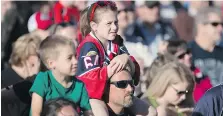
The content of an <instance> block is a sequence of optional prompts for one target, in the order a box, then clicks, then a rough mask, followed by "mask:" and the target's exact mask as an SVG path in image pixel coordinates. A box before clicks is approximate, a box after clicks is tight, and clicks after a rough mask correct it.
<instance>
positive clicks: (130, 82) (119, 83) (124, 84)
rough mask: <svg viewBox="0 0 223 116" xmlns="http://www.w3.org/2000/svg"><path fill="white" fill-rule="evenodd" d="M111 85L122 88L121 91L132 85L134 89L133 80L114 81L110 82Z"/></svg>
mask: <svg viewBox="0 0 223 116" xmlns="http://www.w3.org/2000/svg"><path fill="white" fill-rule="evenodd" d="M110 84H113V85H115V86H116V87H117V88H121V89H125V88H126V87H127V86H128V85H130V86H131V87H134V81H133V80H123V81H114V82H110Z"/></svg>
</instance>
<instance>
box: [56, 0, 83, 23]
mask: <svg viewBox="0 0 223 116" xmlns="http://www.w3.org/2000/svg"><path fill="white" fill-rule="evenodd" d="M74 5H75V2H74V1H67V0H59V1H58V2H56V3H55V5H54V6H53V19H54V23H56V24H58V23H62V22H72V23H73V24H77V22H78V21H79V18H80V11H79V10H78V8H77V7H76V6H74Z"/></svg>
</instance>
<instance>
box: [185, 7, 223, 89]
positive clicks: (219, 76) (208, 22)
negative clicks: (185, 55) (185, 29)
mask: <svg viewBox="0 0 223 116" xmlns="http://www.w3.org/2000/svg"><path fill="white" fill-rule="evenodd" d="M222 22H223V20H222V13H221V10H220V9H219V8H216V7H205V8H202V9H200V10H199V12H198V13H197V15H196V17H195V27H196V28H195V29H196V30H195V32H196V33H195V34H196V36H195V40H194V41H192V42H190V43H189V47H190V49H191V54H192V63H193V64H194V66H196V67H198V68H200V69H201V71H202V72H203V73H204V74H205V75H208V76H209V77H210V80H211V84H212V85H213V86H216V85H218V84H220V83H222V82H223V71H222V70H223V55H222V54H223V48H222V47H219V46H217V45H216V43H217V42H219V41H220V40H221V35H222V30H223V27H222Z"/></svg>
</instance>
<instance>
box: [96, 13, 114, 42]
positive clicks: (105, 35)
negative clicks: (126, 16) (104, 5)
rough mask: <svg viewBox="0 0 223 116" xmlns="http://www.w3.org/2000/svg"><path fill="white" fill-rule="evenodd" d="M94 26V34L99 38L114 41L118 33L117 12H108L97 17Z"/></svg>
mask: <svg viewBox="0 0 223 116" xmlns="http://www.w3.org/2000/svg"><path fill="white" fill-rule="evenodd" d="M99 18H100V20H99V22H98V23H97V26H96V29H95V30H96V34H97V36H98V37H99V38H102V39H106V40H114V39H115V36H116V35H117V32H118V19H117V12H114V11H111V10H108V11H106V12H103V13H102V14H101V15H100V16H99Z"/></svg>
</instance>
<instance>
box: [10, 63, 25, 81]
mask: <svg viewBox="0 0 223 116" xmlns="http://www.w3.org/2000/svg"><path fill="white" fill-rule="evenodd" d="M11 68H12V69H13V70H14V71H15V72H16V73H17V74H18V75H19V76H20V77H22V78H23V79H26V78H27V77H28V76H29V74H28V72H27V70H26V68H25V67H24V66H21V67H19V66H15V65H12V66H11Z"/></svg>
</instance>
